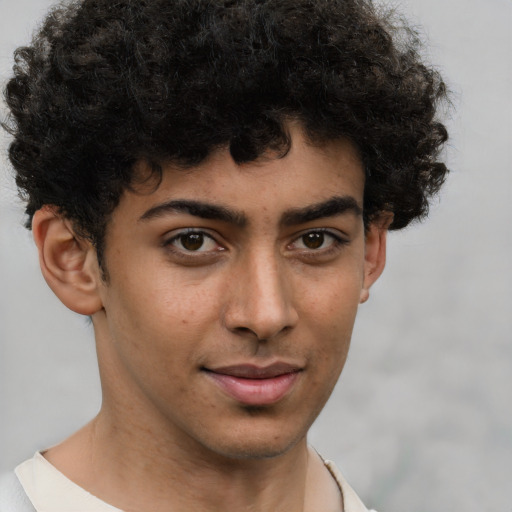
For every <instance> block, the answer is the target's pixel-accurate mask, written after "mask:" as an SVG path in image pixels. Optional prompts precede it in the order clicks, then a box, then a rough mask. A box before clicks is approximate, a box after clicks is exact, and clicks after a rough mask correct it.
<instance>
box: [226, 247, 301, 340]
mask: <svg viewBox="0 0 512 512" xmlns="http://www.w3.org/2000/svg"><path fill="white" fill-rule="evenodd" d="M270 252H272V251H267V253H266V254H265V253H263V251H262V252H259V253H257V254H252V255H250V256H249V257H247V258H245V259H244V261H242V262H240V264H239V265H238V268H237V270H236V272H235V273H234V275H233V276H232V277H233V279H232V282H231V284H230V286H229V290H230V291H229V296H228V300H227V303H226V309H225V312H224V322H225V325H226V327H227V328H228V329H229V330H230V331H232V332H236V333H238V334H242V335H244V334H249V335H252V336H255V337H256V338H257V339H258V340H260V341H263V340H271V339H272V338H275V337H276V336H277V335H278V334H280V333H282V332H284V331H287V330H290V329H291V328H293V327H294V326H295V325H296V323H297V321H298V314H297V310H296V308H295V306H294V301H293V298H294V297H293V286H292V285H293V283H291V282H290V279H287V275H286V272H285V271H284V270H285V269H284V268H283V265H282V264H280V262H279V257H278V256H276V255H274V254H268V253H270Z"/></svg>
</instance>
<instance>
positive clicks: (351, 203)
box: [281, 196, 363, 226]
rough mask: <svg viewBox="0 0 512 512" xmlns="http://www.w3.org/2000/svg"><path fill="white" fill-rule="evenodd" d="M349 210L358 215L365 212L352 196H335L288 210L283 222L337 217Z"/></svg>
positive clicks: (289, 224)
mask: <svg viewBox="0 0 512 512" xmlns="http://www.w3.org/2000/svg"><path fill="white" fill-rule="evenodd" d="M348 212H350V213H353V214H354V215H356V216H358V217H359V216H361V215H362V214H363V210H362V208H361V207H360V206H359V205H358V204H357V201H356V200H355V199H354V198H353V197H352V196H334V197H331V198H330V199H328V200H327V201H323V202H322V203H317V204H313V205H310V206H306V207H304V208H294V209H292V210H288V211H287V212H285V213H284V214H283V216H282V218H281V224H282V225H284V226H294V225H297V224H305V223H306V222H311V221H313V220H317V219H323V218H326V217H335V216H337V215H342V214H344V213H348Z"/></svg>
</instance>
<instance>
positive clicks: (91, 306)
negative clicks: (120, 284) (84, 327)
mask: <svg viewBox="0 0 512 512" xmlns="http://www.w3.org/2000/svg"><path fill="white" fill-rule="evenodd" d="M32 231H33V236H34V240H35V242H36V245H37V248H38V251H39V264H40V266H41V272H42V274H43V277H44V278H45V280H46V282H47V283H48V286H49V287H50V288H51V289H52V290H53V292H54V293H55V295H57V297H58V298H59V299H60V300H61V302H62V303H63V304H64V305H65V306H67V307H68V308H69V309H71V310H72V311H75V312H76V313H80V314H82V315H92V314H94V313H96V312H97V311H99V310H100V309H101V308H102V303H101V299H100V295H99V284H100V280H101V277H100V272H99V268H98V263H97V258H96V251H95V250H94V247H93V246H92V245H91V244H90V243H89V242H87V241H84V240H81V239H79V238H78V237H77V236H76V235H75V233H74V230H73V227H72V225H71V222H70V221H69V220H67V219H65V218H64V217H62V216H61V215H59V213H58V212H57V209H56V208H55V207H52V206H44V207H43V208H41V209H40V210H38V211H37V212H36V213H35V214H34V217H33V220H32Z"/></svg>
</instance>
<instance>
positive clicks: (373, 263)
mask: <svg viewBox="0 0 512 512" xmlns="http://www.w3.org/2000/svg"><path fill="white" fill-rule="evenodd" d="M392 221H393V214H392V213H383V214H382V215H381V216H380V217H379V218H378V219H376V220H374V221H372V223H371V224H370V225H369V226H368V229H367V232H366V237H365V255H364V279H363V287H362V289H361V296H360V299H359V303H360V304H363V303H364V302H366V301H367V300H368V298H369V297H370V287H371V286H372V285H373V283H375V281H377V279H378V278H379V276H380V275H381V274H382V271H383V270H384V267H385V265H386V237H387V233H388V228H389V225H390V224H391V222H392Z"/></svg>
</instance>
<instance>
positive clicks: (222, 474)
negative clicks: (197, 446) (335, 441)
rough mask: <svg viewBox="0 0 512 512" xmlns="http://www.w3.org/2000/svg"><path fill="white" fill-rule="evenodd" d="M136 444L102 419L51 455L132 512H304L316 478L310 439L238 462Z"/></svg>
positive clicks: (158, 443)
mask: <svg viewBox="0 0 512 512" xmlns="http://www.w3.org/2000/svg"><path fill="white" fill-rule="evenodd" d="M148 434H149V435H148ZM136 439H137V442H134V438H133V432H126V431H124V429H123V428H120V427H119V425H112V424H111V423H110V421H109V419H108V415H104V414H102V413H100V414H99V415H98V417H97V418H96V419H95V420H94V421H93V422H91V423H90V424H89V425H88V426H86V427H85V428H84V429H82V430H81V431H79V432H78V433H77V434H75V435H74V436H73V437H71V438H70V439H68V440H67V441H65V442H64V443H62V444H61V445H59V446H58V447H55V448H53V449H51V450H49V451H48V452H47V453H46V454H45V456H46V457H47V458H48V460H49V461H50V462H51V463H52V464H54V465H55V466H56V467H57V468H58V469H60V470H61V471H62V472H63V473H64V474H66V476H68V478H70V479H71V480H73V481H74V482H75V483H77V484H78V485H80V486H81V487H83V488H84V489H86V490H87V491H89V492H90V493H91V494H93V495H95V496H97V497H98V498H100V499H101V500H103V501H105V502H107V503H109V504H111V505H113V506H115V507H117V508H120V509H122V510H125V511H127V512H132V511H133V512H136V511H142V510H152V511H154V512H159V511H160V510H162V512H163V511H164V510H165V511H168V510H173V512H174V511H175V512H185V511H187V512H189V511H190V510H198V511H201V512H214V511H219V512H220V511H225V510H240V511H251V512H269V511H272V512H284V511H287V512H290V511H296V512H303V511H304V510H306V508H305V507H306V502H307V501H308V499H307V498H306V495H307V491H306V490H307V488H308V482H309V481H310V480H314V479H316V478H317V476H316V472H315V471H313V472H311V470H310V467H314V465H313V466H311V464H309V459H310V454H309V452H308V448H307V445H306V441H305V440H301V441H300V442H299V443H298V444H297V445H296V446H294V447H293V448H292V449H290V450H288V451H287V453H285V454H282V455H280V456H277V457H273V458H270V459H260V460H250V459H246V460H240V459H238V460H237V459H229V458H227V457H223V456H222V455H218V454H215V455H211V456H210V457H205V456H203V457H201V458H198V457H196V456H195V455H194V456H191V455H190V453H189V452H187V451H186V450H184V449H183V448H182V447H181V446H178V445H177V444H176V443H168V442H162V438H158V437H154V436H153V434H152V433H145V435H144V433H143V434H142V436H141V435H139V436H137V437H136ZM141 440H143V441H142V442H141ZM317 510H318V509H317Z"/></svg>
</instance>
